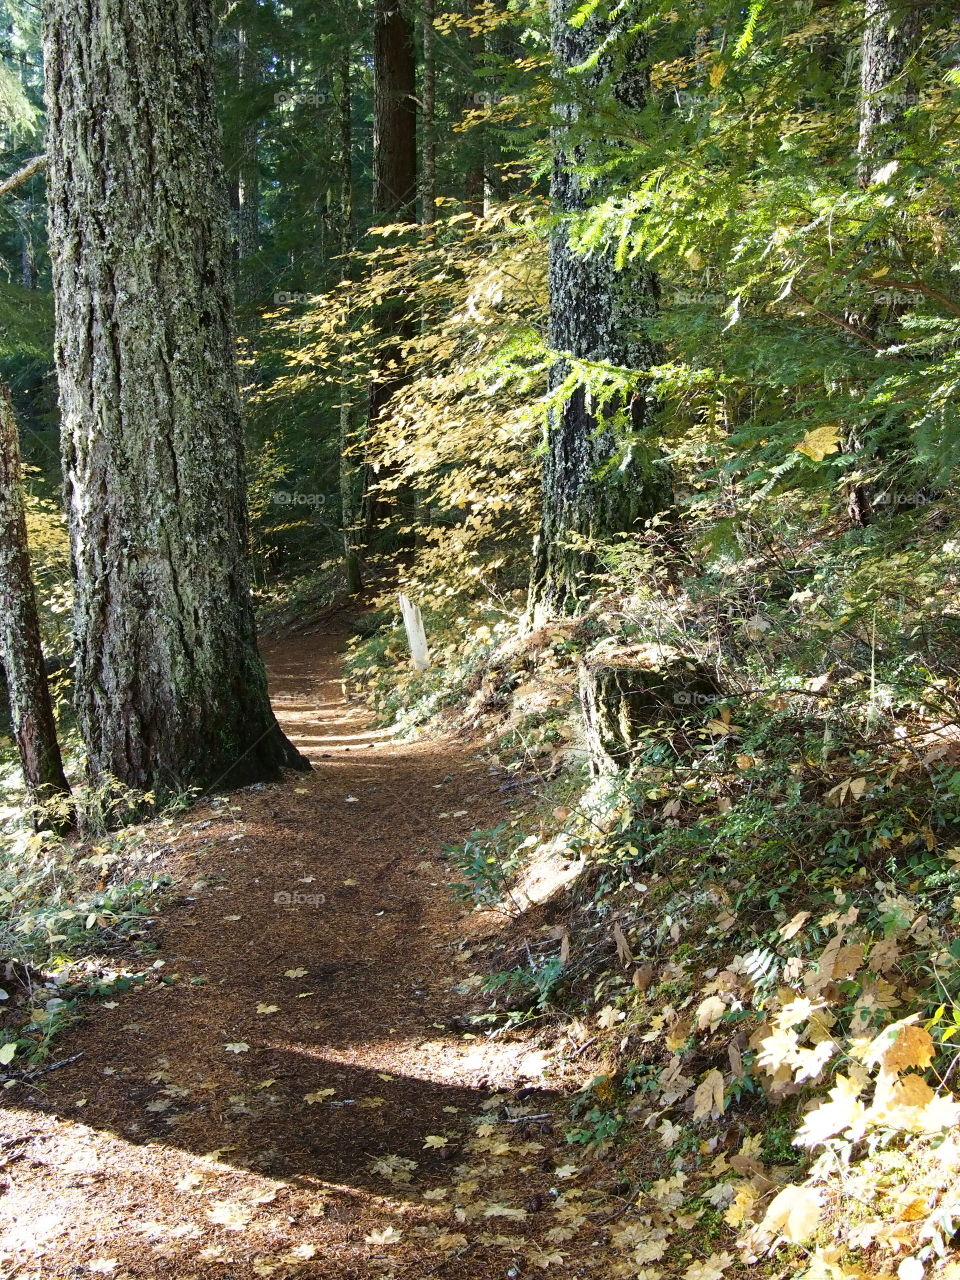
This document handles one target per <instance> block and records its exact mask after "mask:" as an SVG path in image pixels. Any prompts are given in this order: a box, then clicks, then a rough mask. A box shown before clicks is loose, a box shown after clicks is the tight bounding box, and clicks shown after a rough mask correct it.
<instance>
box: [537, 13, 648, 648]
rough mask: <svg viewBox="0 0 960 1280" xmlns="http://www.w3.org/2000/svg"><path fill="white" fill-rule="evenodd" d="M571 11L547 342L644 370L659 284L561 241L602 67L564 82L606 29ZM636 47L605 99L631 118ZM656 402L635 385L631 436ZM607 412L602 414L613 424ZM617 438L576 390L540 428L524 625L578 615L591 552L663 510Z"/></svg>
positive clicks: (576, 193)
mask: <svg viewBox="0 0 960 1280" xmlns="http://www.w3.org/2000/svg"><path fill="white" fill-rule="evenodd" d="M575 8H576V5H575V4H573V3H570V2H568V0H551V29H552V44H553V54H554V60H555V69H556V78H557V84H558V88H559V97H560V101H559V103H558V104H557V105H556V106H555V114H556V118H557V119H558V121H559V123H558V124H557V125H556V126H555V129H554V165H553V178H552V183H551V195H552V201H553V206H554V211H555V213H556V214H557V215H559V220H558V223H557V226H556V229H555V230H554V232H553V234H552V237H551V242H550V343H551V346H552V347H554V348H555V349H556V350H557V351H558V352H561V353H564V354H565V355H569V356H572V357H574V358H575V359H585V360H596V361H602V362H605V363H609V364H615V365H619V366H623V367H626V368H630V369H635V370H637V371H638V372H642V371H643V370H645V369H649V368H650V367H651V366H652V365H654V364H655V363H656V360H657V350H656V346H655V344H654V343H653V342H652V341H651V340H650V338H649V337H648V336H647V333H646V331H645V323H644V322H645V320H646V319H648V318H649V317H652V316H653V315H654V314H655V313H656V309H657V297H658V285H657V280H656V276H655V275H654V273H653V272H652V271H651V270H650V269H649V268H648V267H647V266H646V265H645V264H643V263H637V264H632V265H630V266H629V267H627V268H625V269H622V270H618V269H617V266H616V263H615V253H614V250H613V248H598V249H597V250H595V251H592V252H590V253H587V254H582V253H578V252H576V251H575V250H574V248H573V247H572V245H571V243H570V233H569V228H568V220H569V219H570V218H571V217H573V216H575V215H577V214H578V213H580V212H582V211H583V210H584V209H585V208H586V206H587V203H588V200H589V199H591V198H595V197H596V194H597V192H596V190H591V189H590V188H589V187H588V186H587V184H586V182H585V180H584V179H583V178H582V176H581V175H580V173H579V172H578V168H577V166H578V164H580V163H581V162H582V161H583V159H584V156H585V151H584V148H583V147H582V145H581V144H580V142H578V140H577V137H576V133H577V121H578V116H579V106H578V103H577V97H578V96H579V97H581V99H582V98H583V96H584V95H589V94H590V93H591V90H596V89H597V88H598V87H599V84H600V81H601V79H602V75H603V72H602V70H599V71H597V72H596V73H595V74H594V75H593V76H592V77H586V78H585V77H583V76H582V75H580V76H578V77H576V81H574V77H572V75H571V69H572V68H574V67H576V66H578V65H580V64H581V63H583V62H584V61H585V60H586V59H587V58H588V57H589V56H590V55H591V54H592V53H593V51H594V50H595V48H596V47H597V44H598V42H599V41H600V40H601V39H603V38H604V37H605V36H606V35H607V34H609V31H610V26H609V22H608V21H606V20H604V19H602V18H601V17H598V16H595V17H593V18H591V19H590V20H589V21H587V22H585V23H584V24H583V25H582V26H581V27H579V28H574V27H571V26H570V25H569V22H568V19H569V17H570V14H571V12H572V11H573V10H574V9H575ZM644 54H645V47H644V44H643V42H642V40H639V39H637V40H635V42H634V44H633V46H632V48H631V50H630V57H629V58H628V60H627V61H626V64H625V65H624V67H623V68H622V70H621V71H620V73H619V75H618V77H617V80H616V83H615V84H614V86H613V93H614V96H615V98H616V100H617V101H618V102H619V104H620V106H621V107H622V108H627V109H634V110H640V109H641V108H642V107H643V105H644V102H645V99H646V79H647V77H646V67H645V64H644ZM569 367H570V366H569V364H568V362H567V360H565V359H563V358H561V359H560V360H559V361H558V362H557V364H556V365H555V366H554V369H553V371H552V374H551V384H552V387H553V389H556V388H557V387H559V386H560V385H562V383H563V382H564V380H565V379H566V378H567V376H568V373H569ZM655 411H656V409H655V405H654V403H653V400H652V398H651V396H650V394H649V392H648V390H647V389H646V387H645V385H644V383H643V381H642V379H638V381H637V385H636V389H635V391H634V393H633V396H632V398H631V401H630V404H629V406H627V411H626V417H627V420H628V421H627V426H628V431H629V433H630V435H631V436H638V435H639V434H640V433H643V432H646V431H647V430H648V429H649V427H650V424H651V422H652V420H653V417H654V414H655ZM612 416H614V415H613V414H611V417H612ZM623 446H624V440H623V432H622V431H618V430H616V429H615V427H614V426H613V424H612V422H611V421H610V420H609V419H606V420H605V419H604V417H599V418H598V416H597V414H596V413H595V412H594V409H593V406H592V405H591V403H590V400H589V397H588V395H587V392H586V389H585V388H584V387H582V386H581V387H579V388H577V389H576V390H575V391H574V393H573V394H572V395H571V396H570V397H569V399H568V400H567V402H566V404H565V405H564V407H563V410H562V412H559V413H557V414H555V415H554V417H553V420H552V421H551V422H550V424H549V429H548V438H547V443H546V456H545V463H544V469H543V514H542V518H541V525H540V531H539V534H538V537H537V540H536V545H535V548H534V564H533V573H532V579H531V588H530V602H529V610H528V614H529V621H530V622H531V624H532V625H538V624H539V623H540V622H541V621H543V620H545V619H546V618H548V617H551V616H555V615H559V614H563V613H571V612H576V611H577V609H578V608H579V607H580V606H581V604H582V601H583V598H584V595H585V591H586V586H587V580H588V577H589V575H590V573H591V572H593V571H594V570H595V568H596V558H595V556H594V554H593V551H592V549H591V548H592V546H593V545H594V544H595V543H596V542H598V541H604V540H607V539H609V538H611V537H613V536H615V535H616V534H618V533H624V532H629V531H633V530H638V529H639V528H640V526H641V523H642V522H643V521H644V520H646V519H649V518H650V517H651V516H653V515H655V514H657V513H658V512H660V511H662V510H664V509H665V508H666V507H667V506H668V505H669V502H670V487H669V480H668V477H667V475H666V473H665V471H664V469H663V468H662V466H661V465H660V464H658V463H657V461H656V458H655V455H654V452H653V451H652V450H651V449H649V448H648V447H646V446H644V445H642V444H640V443H634V444H633V445H631V446H630V447H629V448H628V449H626V450H625V449H624V447H623Z"/></svg>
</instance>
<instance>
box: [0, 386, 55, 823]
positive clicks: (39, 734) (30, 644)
mask: <svg viewBox="0 0 960 1280" xmlns="http://www.w3.org/2000/svg"><path fill="white" fill-rule="evenodd" d="M0 660H2V662H3V669H4V672H5V674H6V678H7V692H8V694H9V698H10V710H11V713H12V716H13V732H14V737H15V738H16V740H17V747H18V749H19V752H20V763H21V766H22V768H23V777H24V782H25V783H26V786H27V791H28V792H29V794H30V796H31V798H32V800H33V801H34V802H35V803H37V804H40V805H42V804H44V803H45V802H48V801H50V800H53V799H55V798H56V797H57V796H65V795H69V794H70V787H69V785H68V784H67V779H66V775H65V774H64V772H63V760H62V758H61V756H60V744H59V742H58V741H57V725H56V721H55V720H54V716H53V704H52V702H51V700H50V689H49V687H48V685H47V674H46V670H45V668H44V663H43V648H42V645H41V642H40V619H39V617H38V614H37V599H36V593H35V591H34V586H33V577H32V575H31V571H30V554H29V551H28V549H27V522H26V515H25V512H24V506H23V491H22V488H21V479H20V444H19V439H18V437H17V426H16V423H15V421H14V417H13V402H12V400H11V398H10V391H9V389H8V388H7V386H6V385H5V384H4V383H2V382H0Z"/></svg>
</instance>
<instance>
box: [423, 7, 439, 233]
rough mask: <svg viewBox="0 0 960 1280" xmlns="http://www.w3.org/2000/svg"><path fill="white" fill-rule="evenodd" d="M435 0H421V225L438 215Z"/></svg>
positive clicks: (427, 225) (427, 223)
mask: <svg viewBox="0 0 960 1280" xmlns="http://www.w3.org/2000/svg"><path fill="white" fill-rule="evenodd" d="M436 7H437V6H436V0H423V93H422V94H421V101H422V103H423V119H422V122H421V127H422V130H423V146H422V148H421V155H422V164H421V174H420V191H421V196H420V211H421V212H420V216H421V220H422V221H423V224H424V226H426V227H429V226H431V225H432V224H433V223H434V222H435V221H436V219H437V138H436V101H437V41H436V31H435V30H434V26H433V20H434V18H435V17H436Z"/></svg>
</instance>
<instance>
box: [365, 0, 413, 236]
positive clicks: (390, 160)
mask: <svg viewBox="0 0 960 1280" xmlns="http://www.w3.org/2000/svg"><path fill="white" fill-rule="evenodd" d="M405 2H406V0H376V4H375V7H374V12H373V212H374V214H375V215H378V214H379V215H383V216H389V217H392V218H395V219H397V220H398V221H406V222H413V220H414V219H415V217H416V199H417V61H416V53H415V49H414V32H413V19H412V17H411V15H410V12H409V10H408V8H406V7H405Z"/></svg>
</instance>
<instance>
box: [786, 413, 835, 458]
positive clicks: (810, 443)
mask: <svg viewBox="0 0 960 1280" xmlns="http://www.w3.org/2000/svg"><path fill="white" fill-rule="evenodd" d="M793 447H794V449H795V450H796V452H797V453H802V454H804V455H805V456H806V457H808V458H811V459H812V460H813V461H814V462H822V461H823V460H824V458H825V457H826V456H827V454H828V453H838V452H839V450H840V429H839V427H838V426H837V424H836V423H835V422H828V423H827V424H826V425H825V426H822V427H817V428H815V430H813V431H808V432H807V434H806V435H805V436H804V437H803V439H802V440H801V441H800V443H799V444H795V445H794V446H793Z"/></svg>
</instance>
